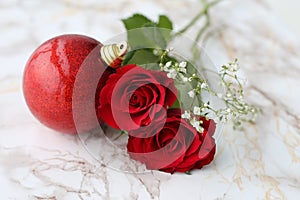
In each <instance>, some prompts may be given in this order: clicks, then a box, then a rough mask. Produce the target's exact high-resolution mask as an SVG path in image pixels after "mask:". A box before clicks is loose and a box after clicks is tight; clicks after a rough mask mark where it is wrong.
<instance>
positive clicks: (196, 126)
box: [190, 119, 204, 133]
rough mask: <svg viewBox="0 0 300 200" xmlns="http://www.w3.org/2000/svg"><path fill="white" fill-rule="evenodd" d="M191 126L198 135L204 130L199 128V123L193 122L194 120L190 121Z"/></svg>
mask: <svg viewBox="0 0 300 200" xmlns="http://www.w3.org/2000/svg"><path fill="white" fill-rule="evenodd" d="M190 123H191V125H192V126H193V127H194V128H195V129H196V130H197V131H198V132H199V133H202V132H203V131H204V129H203V128H202V127H201V126H200V122H199V121H197V120H195V119H192V120H191V121H190Z"/></svg>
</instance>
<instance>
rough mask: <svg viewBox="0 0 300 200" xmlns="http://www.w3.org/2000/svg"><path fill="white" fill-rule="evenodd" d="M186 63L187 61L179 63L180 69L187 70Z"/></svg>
mask: <svg viewBox="0 0 300 200" xmlns="http://www.w3.org/2000/svg"><path fill="white" fill-rule="evenodd" d="M186 64H187V63H186V62H185V61H182V62H181V63H179V67H180V68H185V67H186Z"/></svg>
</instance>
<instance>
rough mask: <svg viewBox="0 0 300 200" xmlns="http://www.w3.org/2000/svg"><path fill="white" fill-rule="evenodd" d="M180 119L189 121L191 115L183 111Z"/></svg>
mask: <svg viewBox="0 0 300 200" xmlns="http://www.w3.org/2000/svg"><path fill="white" fill-rule="evenodd" d="M181 117H182V119H191V114H190V113H189V112H187V111H184V113H183V114H182V115H181Z"/></svg>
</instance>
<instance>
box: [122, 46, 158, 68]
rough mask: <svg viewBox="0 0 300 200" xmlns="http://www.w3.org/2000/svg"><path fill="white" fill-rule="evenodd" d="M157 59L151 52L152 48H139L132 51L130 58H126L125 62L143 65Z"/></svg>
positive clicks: (155, 61) (154, 61)
mask: <svg viewBox="0 0 300 200" xmlns="http://www.w3.org/2000/svg"><path fill="white" fill-rule="evenodd" d="M125 59H126V58H125ZM157 59H158V58H157V56H155V55H154V54H153V51H152V49H139V50H136V51H134V53H133V55H132V56H131V58H130V59H128V61H127V63H126V64H136V65H145V64H151V63H157Z"/></svg>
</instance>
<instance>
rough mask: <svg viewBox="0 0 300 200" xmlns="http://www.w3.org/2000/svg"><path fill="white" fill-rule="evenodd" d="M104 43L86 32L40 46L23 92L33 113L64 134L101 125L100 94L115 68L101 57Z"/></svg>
mask: <svg viewBox="0 0 300 200" xmlns="http://www.w3.org/2000/svg"><path fill="white" fill-rule="evenodd" d="M101 47H102V44H101V43H100V42H98V41H96V40H94V39H92V38H90V37H87V36H82V35H61V36H58V37H55V38H52V39H50V40H48V41H46V42H45V43H43V44H42V45H41V46H39V47H38V48H37V49H36V50H35V52H34V53H33V54H32V56H31V57H30V59H29V60H28V62H27V64H26V68H25V72H24V79H23V91H24V96H25V100H26V103H27V105H28V107H29V109H30V111H31V112H32V113H33V115H34V116H35V117H36V118H37V119H38V120H39V121H40V122H41V123H43V124H45V125H46V126H48V127H49V128H52V129H54V130H56V131H59V132H63V133H70V134H74V133H82V132H86V131H89V130H92V129H93V128H95V127H97V126H98V125H99V122H98V119H97V116H96V109H95V108H96V107H98V102H99V94H100V91H101V88H102V87H103V86H104V84H105V81H106V79H107V77H108V76H109V75H110V74H111V73H112V69H111V68H109V67H106V65H105V64H104V62H103V61H102V60H101V58H100V49H101Z"/></svg>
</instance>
